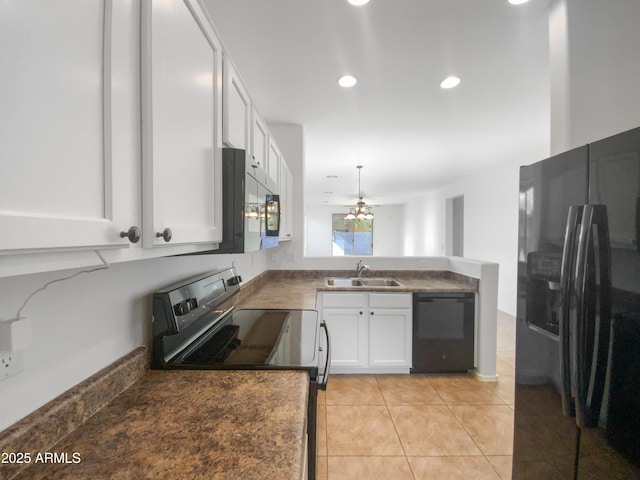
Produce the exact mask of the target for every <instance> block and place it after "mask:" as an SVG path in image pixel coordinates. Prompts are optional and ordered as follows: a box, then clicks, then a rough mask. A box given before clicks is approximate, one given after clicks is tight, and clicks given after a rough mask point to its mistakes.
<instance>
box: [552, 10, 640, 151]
mask: <svg viewBox="0 0 640 480" xmlns="http://www.w3.org/2000/svg"><path fill="white" fill-rule="evenodd" d="M639 19H640V2H639V1H638V0H616V1H613V2H603V1H601V0H556V1H555V2H554V5H553V9H552V15H551V17H550V23H549V25H550V34H551V36H550V47H551V58H552V60H553V62H552V66H553V68H552V70H551V86H552V97H551V116H552V118H554V119H555V120H556V121H555V122H554V123H553V124H552V130H551V139H552V145H553V147H554V150H553V153H558V152H560V151H564V150H568V149H570V148H573V147H577V146H580V145H584V144H586V143H589V142H593V141H595V140H599V139H601V138H604V137H608V136H610V135H614V134H616V133H619V132H622V131H625V130H629V129H631V128H635V127H638V126H640V90H639V89H638V79H639V78H640V29H639V28H638V20H639ZM567 92H568V96H567Z"/></svg>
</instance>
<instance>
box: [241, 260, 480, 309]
mask: <svg viewBox="0 0 640 480" xmlns="http://www.w3.org/2000/svg"><path fill="white" fill-rule="evenodd" d="M371 273H374V275H371ZM430 273H431V272H418V273H416V272H403V271H385V272H367V274H368V275H364V278H375V276H383V277H391V278H395V279H397V280H398V281H399V282H400V283H402V285H403V286H401V287H371V286H367V287H330V286H326V285H325V284H324V279H325V277H352V276H353V272H345V271H337V270H336V271H333V270H329V271H323V272H316V271H313V272H312V271H304V270H301V271H295V270H293V271H291V270H286V271H270V272H268V274H267V275H266V276H264V277H262V278H258V279H256V281H255V282H254V281H252V282H250V283H253V285H249V286H248V288H247V291H245V292H243V293H244V294H243V295H242V297H241V299H240V300H239V301H238V302H237V303H236V307H237V308H283V309H311V310H313V309H315V308H316V296H317V293H318V292H347V291H348V292H387V293H390V292H404V293H407V292H433V293H441V292H477V291H478V281H477V280H476V279H472V278H469V277H463V276H462V275H450V274H449V272H435V273H434V274H432V275H430Z"/></svg>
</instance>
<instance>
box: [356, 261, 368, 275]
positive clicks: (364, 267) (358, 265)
mask: <svg viewBox="0 0 640 480" xmlns="http://www.w3.org/2000/svg"><path fill="white" fill-rule="evenodd" d="M365 270H369V266H368V265H363V263H362V260H358V263H356V278H361V277H362V272H364V271H365Z"/></svg>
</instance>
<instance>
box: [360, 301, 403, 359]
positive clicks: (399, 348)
mask: <svg viewBox="0 0 640 480" xmlns="http://www.w3.org/2000/svg"><path fill="white" fill-rule="evenodd" d="M369 364H370V366H371V367H411V310H407V309H398V310H393V309H372V310H371V311H370V312H369Z"/></svg>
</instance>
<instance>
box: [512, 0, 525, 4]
mask: <svg viewBox="0 0 640 480" xmlns="http://www.w3.org/2000/svg"><path fill="white" fill-rule="evenodd" d="M528 1H529V0H509V3H510V4H511V5H522V4H523V3H527V2H528Z"/></svg>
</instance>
